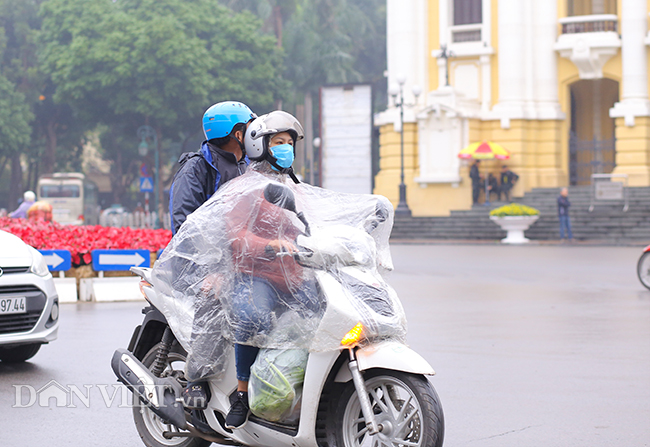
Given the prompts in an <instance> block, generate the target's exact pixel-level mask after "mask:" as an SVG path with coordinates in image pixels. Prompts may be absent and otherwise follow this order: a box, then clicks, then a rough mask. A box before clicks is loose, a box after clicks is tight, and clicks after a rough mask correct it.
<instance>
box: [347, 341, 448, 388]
mask: <svg viewBox="0 0 650 447" xmlns="http://www.w3.org/2000/svg"><path fill="white" fill-rule="evenodd" d="M356 356H357V362H358V363H359V371H366V370H368V369H372V368H383V369H392V370H394V371H403V372H407V373H413V374H423V375H426V376H433V375H435V374H436V372H435V371H434V370H433V368H432V367H431V365H429V362H427V361H426V360H425V359H424V358H423V357H422V356H421V355H420V354H418V353H417V352H415V351H414V350H412V349H411V348H409V347H408V346H406V345H404V344H403V343H399V342H395V341H385V342H382V343H377V344H373V345H369V346H364V347H362V348H360V349H358V350H357V351H356ZM334 380H335V381H336V382H349V381H350V380H352V374H351V373H350V368H348V367H347V365H343V366H342V367H341V369H339V372H338V373H337V374H336V378H335V379H334Z"/></svg>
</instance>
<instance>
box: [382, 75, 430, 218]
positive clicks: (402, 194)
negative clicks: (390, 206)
mask: <svg viewBox="0 0 650 447" xmlns="http://www.w3.org/2000/svg"><path fill="white" fill-rule="evenodd" d="M396 80H397V84H398V85H391V87H390V89H389V90H388V93H389V94H390V96H392V97H393V101H395V106H396V107H399V120H400V183H399V203H398V204H397V208H396V209H395V215H398V216H411V210H410V208H409V206H408V204H407V203H406V185H405V184H404V106H405V105H406V106H414V105H415V104H405V103H404V90H403V89H404V84H405V83H406V76H404V75H403V74H400V75H398V76H397V79H396ZM420 93H422V89H420V87H419V86H417V85H414V86H413V95H414V96H415V102H416V103H417V98H418V96H420ZM398 95H399V102H398V101H397V97H398Z"/></svg>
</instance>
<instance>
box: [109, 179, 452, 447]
mask: <svg viewBox="0 0 650 447" xmlns="http://www.w3.org/2000/svg"><path fill="white" fill-rule="evenodd" d="M265 198H266V200H268V201H269V202H271V203H274V204H276V205H278V206H281V207H283V208H285V209H287V210H289V211H291V212H294V213H296V214H297V215H298V218H299V219H300V220H301V221H302V222H303V223H304V224H305V226H306V231H305V233H306V235H303V236H299V238H298V240H297V243H298V245H299V247H300V252H299V253H297V254H291V256H295V257H296V259H297V260H298V262H300V263H301V264H302V265H303V266H305V267H308V268H312V269H314V273H315V277H316V282H317V284H318V289H319V293H320V294H322V295H323V296H324V298H325V302H326V303H327V305H326V309H324V311H323V314H322V318H321V320H320V323H319V325H318V329H317V330H316V332H315V334H314V339H315V340H318V339H319V338H320V339H331V338H332V337H335V338H336V340H341V342H340V345H339V348H338V349H336V350H331V351H325V352H310V353H309V355H308V359H307V364H306V368H305V370H304V382H303V384H302V397H301V401H300V404H299V405H298V409H297V410H296V412H297V413H298V415H299V417H298V418H297V420H295V421H293V422H291V423H282V422H272V421H269V420H265V419H263V418H261V417H258V416H255V415H254V414H252V415H251V416H250V417H249V420H248V422H247V423H246V424H245V425H244V426H243V427H241V428H240V429H236V430H229V429H226V428H225V415H226V414H227V413H228V410H229V408H230V405H231V399H233V398H234V396H235V393H236V389H237V380H236V372H235V362H234V359H233V358H231V359H230V360H229V363H228V365H227V367H226V372H225V374H224V375H223V378H222V379H220V380H209V382H208V383H209V391H210V392H209V402H208V407H207V408H206V409H205V410H187V409H185V408H184V407H183V404H182V400H181V398H180V396H181V392H182V390H183V388H184V387H185V386H186V384H187V380H186V379H185V376H184V362H185V359H186V355H187V354H186V352H185V350H184V349H183V348H182V347H181V346H180V344H179V343H178V341H176V339H175V337H174V334H173V332H172V331H171V329H170V328H169V326H168V324H167V320H166V319H165V317H164V316H163V314H162V313H161V312H160V311H158V309H156V307H155V306H154V305H153V304H152V305H150V306H149V307H146V308H145V309H144V310H143V313H145V319H144V321H143V323H142V324H141V325H140V326H138V327H137V328H136V330H135V332H134V334H133V337H132V339H131V343H130V345H129V348H128V349H118V350H117V351H115V354H114V356H113V359H112V368H113V371H114V372H115V374H116V375H117V377H118V380H119V381H120V382H122V383H123V384H125V385H126V386H127V387H128V388H129V389H130V390H131V391H132V392H133V395H134V406H133V415H134V420H135V424H136V428H137V430H138V432H139V434H140V436H141V438H142V440H143V442H144V443H145V444H146V445H147V446H149V447H161V446H184V447H188V446H193V447H197V446H205V445H209V444H210V443H211V442H214V443H218V444H223V445H242V446H251V447H266V446H274V447H365V446H367V447H379V446H391V447H392V446H404V447H441V446H442V444H443V437H444V417H443V411H442V407H441V404H440V401H439V398H438V395H437V393H436V391H435V390H434V388H433V386H432V385H431V383H430V382H429V381H428V379H427V376H431V375H433V374H435V373H434V370H433V368H432V367H431V366H430V365H429V364H428V363H427V361H426V360H424V359H423V358H422V357H421V356H420V355H418V354H417V353H416V352H414V351H413V350H411V349H410V348H409V347H408V346H406V345H405V344H404V343H402V342H401V341H398V340H396V338H395V337H391V335H392V334H391V333H386V332H387V331H388V332H390V330H391V329H390V328H391V327H392V325H391V324H389V322H390V319H391V318H392V317H393V310H394V306H400V304H399V301H398V300H397V297H396V296H394V295H395V294H394V292H393V291H392V289H390V288H389V287H384V286H383V284H384V283H383V281H382V280H381V277H380V276H379V275H378V274H375V273H373V269H372V268H369V266H370V265H371V264H372V263H373V262H375V260H374V258H375V254H374V252H373V250H374V241H373V239H372V238H371V237H370V236H369V235H368V233H367V232H365V231H363V230H361V229H358V228H353V227H350V226H336V227H330V228H326V229H317V228H314V229H311V231H310V229H309V225H308V223H307V220H306V219H305V217H304V216H303V215H302V213H297V212H296V207H295V201H294V199H293V195H292V193H291V191H290V190H288V189H287V188H277V187H276V188H267V190H265ZM307 235H308V236H307ZM278 255H279V256H288V255H289V254H288V253H278ZM333 266H336V271H334V270H333ZM132 271H133V272H134V273H136V274H137V275H139V276H140V277H141V278H142V281H141V283H140V286H141V290H142V293H143V295H144V296H145V298H146V299H147V300H148V301H149V302H150V303H153V302H156V300H155V294H156V291H155V290H154V288H153V286H152V285H151V269H145V268H133V269H132ZM342 281H345V282H346V283H347V285H345V286H344V285H343V284H342ZM350 284H353V286H354V287H349V285H350ZM350 290H353V291H354V290H357V291H361V293H363V294H364V296H365V297H367V299H364V301H365V302H364V304H365V305H364V306H355V305H354V304H353V303H351V300H350V299H349V298H348V295H347V294H349V293H350V292H349V291H350ZM364 313H373V315H372V318H370V319H368V318H364ZM365 317H367V315H365ZM369 320H370V321H373V323H372V324H373V326H374V327H372V328H367V327H364V326H363V324H362V323H360V322H361V321H369ZM383 322H386V324H385V325H384V324H383ZM231 357H232V356H231Z"/></svg>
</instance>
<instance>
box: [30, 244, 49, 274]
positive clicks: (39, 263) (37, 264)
mask: <svg viewBox="0 0 650 447" xmlns="http://www.w3.org/2000/svg"><path fill="white" fill-rule="evenodd" d="M30 271H31V272H32V273H34V274H36V275H38V276H47V275H49V274H50V270H49V269H48V268H47V263H46V262H45V258H44V257H43V255H42V254H41V253H40V252H38V251H37V250H35V249H32V267H31V268H30Z"/></svg>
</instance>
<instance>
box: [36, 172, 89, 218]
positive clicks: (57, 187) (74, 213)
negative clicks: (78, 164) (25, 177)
mask: <svg viewBox="0 0 650 447" xmlns="http://www.w3.org/2000/svg"><path fill="white" fill-rule="evenodd" d="M36 197H37V198H38V200H40V201H43V202H48V203H49V204H50V205H52V218H53V220H54V221H55V222H58V223H60V224H68V225H84V224H88V225H97V224H98V223H99V207H98V206H97V185H95V184H94V183H93V182H91V181H90V180H87V179H86V176H85V175H83V174H82V173H80V172H56V173H54V174H46V175H43V176H41V177H40V178H39V179H38V187H37V192H36Z"/></svg>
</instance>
